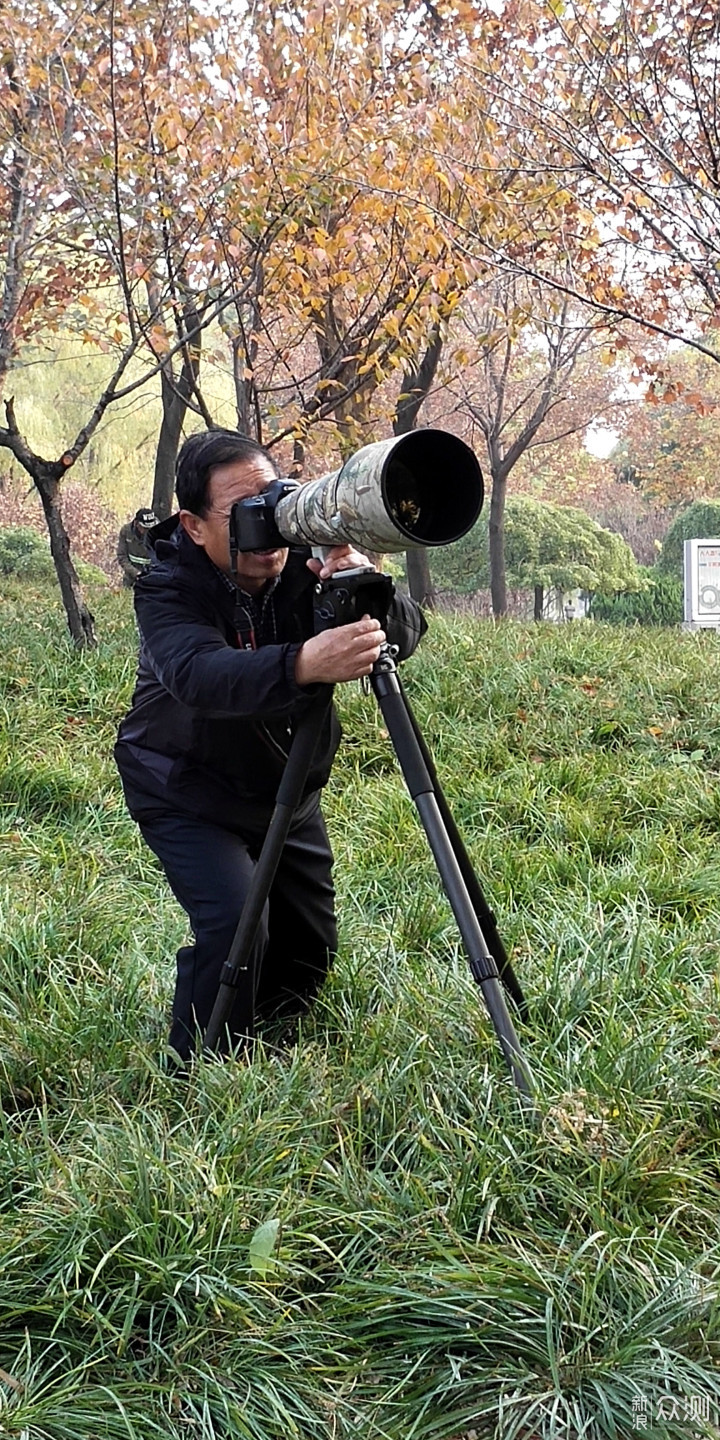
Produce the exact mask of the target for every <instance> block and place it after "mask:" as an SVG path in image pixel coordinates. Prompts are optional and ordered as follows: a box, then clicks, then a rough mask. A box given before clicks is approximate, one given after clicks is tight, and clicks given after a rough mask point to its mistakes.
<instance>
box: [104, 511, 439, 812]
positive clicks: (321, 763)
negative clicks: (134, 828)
mask: <svg viewBox="0 0 720 1440" xmlns="http://www.w3.org/2000/svg"><path fill="white" fill-rule="evenodd" d="M163 529H164V530H166V529H167V526H164V527H163ZM155 556H156V558H155V560H154V562H153V565H152V568H151V569H150V571H149V573H147V574H145V575H143V576H141V578H140V579H139V580H138V582H137V584H136V586H135V592H134V596H135V611H136V615H137V621H138V627H139V631H140V640H141V649H140V659H139V666H138V674H137V681H136V685H135V693H134V695H133V700H132V705H131V708H130V710H129V712H128V714H127V715H126V717H125V719H124V720H123V721H122V722H121V725H120V729H119V732H118V741H117V745H116V747H115V758H116V761H117V765H118V769H119V771H120V774H121V776H122V780H123V785H124V788H125V794H126V798H127V802H128V806H129V808H130V811H131V814H133V815H134V816H135V818H136V819H138V820H142V819H143V817H149V816H150V814H151V813H153V812H154V811H157V810H158V809H159V808H160V809H163V810H165V809H167V807H168V806H170V807H171V808H173V809H179V810H182V811H185V812H188V813H190V814H193V815H199V816H203V817H205V818H207V819H210V820H214V821H215V822H216V823H218V824H221V825H222V824H226V825H227V824H230V825H234V824H237V823H238V822H239V821H241V820H242V819H247V820H248V821H249V822H252V821H254V820H257V822H258V823H259V824H261V823H262V821H263V819H267V816H268V815H269V814H270V813H271V810H272V805H273V803H274V799H275V795H276V793H277V787H278V784H279V781H280V777H281V775H282V772H283V768H284V765H285V761H286V758H287V752H288V748H289V745H290V741H291V738H292V733H293V727H294V724H295V721H296V719H297V717H298V715H299V714H300V713H301V711H302V709H303V708H304V707H305V706H306V705H307V704H308V703H309V700H310V699H311V698H312V696H313V694H314V693H315V691H316V687H315V686H305V687H301V686H299V685H298V684H297V683H296V681H295V678H294V671H295V657H296V655H297V652H298V649H299V648H300V645H301V644H302V642H303V640H307V639H309V638H310V636H312V635H313V634H314V620H313V606H312V600H313V587H314V584H315V577H314V575H313V574H312V572H311V571H310V570H308V568H307V566H306V563H305V562H306V560H307V558H308V556H309V551H307V550H291V551H290V554H289V556H288V560H287V563H286V565H285V568H284V569H283V571H282V574H281V576H280V579H279V580H278V582H277V584H276V586H275V588H274V589H273V590H272V591H271V593H270V594H269V595H267V597H265V599H264V602H260V603H258V604H256V605H255V606H253V605H252V602H250V604H249V607H248V609H249V614H248V617H247V625H246V626H245V627H243V629H242V630H241V632H240V633H238V626H237V623H236V622H237V612H236V609H235V593H234V590H233V588H232V586H230V585H229V583H228V582H227V581H226V580H225V578H224V577H223V576H222V575H221V574H220V572H219V571H218V570H217V569H216V568H215V566H214V565H213V564H212V562H211V561H210V560H209V559H208V557H207V555H206V554H205V551H204V550H203V549H202V548H201V547H200V546H197V545H195V544H194V543H193V541H192V540H191V539H190V538H189V536H187V535H186V534H185V531H184V530H182V528H181V527H180V526H179V525H178V526H177V527H176V528H175V529H174V531H173V532H172V534H171V535H170V536H169V538H166V539H158V540H157V541H156V543H155ZM253 611H254V612H255V613H252V612H253ZM251 620H252V621H254V622H255V623H254V629H255V643H256V645H257V648H256V649H254V650H250V649H243V648H241V647H242V645H243V644H245V643H247V641H248V633H247V632H248V630H249V627H250V621H251ZM426 628H427V626H426V623H425V620H424V618H423V615H422V612H421V611H420V610H419V608H418V606H417V605H416V604H415V603H414V601H412V600H408V599H405V598H404V597H402V596H400V595H396V596H395V597H394V599H393V601H392V605H391V609H390V613H389V615H388V622H387V626H386V630H387V634H388V639H389V640H390V641H391V643H392V644H394V645H397V646H398V647H399V658H400V659H405V658H406V657H407V656H408V655H410V654H412V652H413V650H414V649H415V647H416V645H417V643H418V641H419V639H420V637H421V635H422V634H423V633H424V631H425V630H426ZM339 740H340V726H339V723H338V719H337V716H336V714H335V710H334V708H332V707H331V709H330V710H329V712H328V716H327V720H326V723H325V728H324V732H323V734H322V736H321V739H320V741H319V743H318V746H317V750H316V752H315V757H314V759H313V763H312V766H311V769H310V772H309V775H308V782H307V787H306V794H310V793H311V792H314V791H316V790H318V789H320V788H321V787H322V786H323V785H324V784H325V783H326V781H327V779H328V776H329V774H330V769H331V766H332V762H333V758H334V755H335V751H336V749H337V746H338V743H339Z"/></svg>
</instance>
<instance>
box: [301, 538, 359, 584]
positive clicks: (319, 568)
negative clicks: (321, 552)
mask: <svg viewBox="0 0 720 1440" xmlns="http://www.w3.org/2000/svg"><path fill="white" fill-rule="evenodd" d="M307 567H308V570H312V572H313V575H317V577H318V579H319V580H329V579H330V576H331V575H336V574H337V572H338V570H362V569H365V570H367V569H368V568H369V569H370V570H374V569H375V566H374V565H373V563H372V560H368V557H367V555H361V553H360V551H359V550H354V549H353V547H352V545H333V547H332V549H331V550H328V553H327V555H326V556H325V559H324V560H316V559H312V560H308V561H307Z"/></svg>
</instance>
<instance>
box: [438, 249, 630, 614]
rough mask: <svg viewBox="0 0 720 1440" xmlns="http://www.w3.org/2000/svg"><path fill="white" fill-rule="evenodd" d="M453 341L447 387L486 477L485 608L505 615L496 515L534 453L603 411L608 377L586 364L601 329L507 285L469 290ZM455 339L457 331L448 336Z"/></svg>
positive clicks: (607, 406)
mask: <svg viewBox="0 0 720 1440" xmlns="http://www.w3.org/2000/svg"><path fill="white" fill-rule="evenodd" d="M463 318H464V323H465V335H464V336H461V337H460V343H458V342H457V340H456V348H455V352H454V359H455V362H456V366H457V369H456V374H455V376H454V378H452V379H449V380H448V381H447V390H448V392H449V393H450V394H452V395H453V396H454V398H455V403H456V406H457V408H458V410H459V411H460V412H461V413H465V414H466V415H467V416H469V417H470V419H471V420H472V421H473V422H474V425H475V426H476V428H477V429H478V430H479V431H480V433H481V435H482V438H483V442H484V448H485V451H486V455H487V460H488V469H489V474H490V478H491V493H490V505H489V510H490V514H489V534H490V568H491V591H492V602H493V611H494V613H495V614H496V615H503V614H504V613H505V611H506V608H507V586H506V575H505V547H504V514H505V503H506V496H507V486H508V479H509V476H510V474H511V473H512V471H513V469H514V468H515V466H516V465H518V463H519V461H520V460H521V458H522V457H523V455H525V453H526V452H527V451H528V450H530V449H531V448H533V447H537V446H540V445H542V446H543V447H546V446H548V445H550V444H552V443H553V442H554V443H557V442H558V441H560V440H562V439H565V438H566V437H567V436H568V435H571V434H576V433H577V432H579V431H581V432H584V431H585V430H586V428H587V426H588V425H589V424H590V422H591V421H592V420H594V419H596V418H597V417H598V415H599V414H602V413H603V411H605V412H606V413H610V412H611V411H612V400H611V390H612V385H611V383H610V382H609V379H608V374H607V371H606V372H605V375H604V376H603V377H602V378H600V377H599V376H598V373H597V371H596V372H595V374H594V375H592V379H590V366H589V365H588V363H587V362H588V359H589V358H590V357H592V355H593V354H594V353H596V352H598V351H599V350H600V349H601V348H603V347H604V346H606V345H607V343H608V330H607V327H605V326H604V325H602V324H597V323H593V322H592V321H590V322H588V320H587V319H586V318H584V317H582V316H578V315H577V313H574V312H573V309H572V307H571V306H570V303H569V301H568V300H567V299H565V298H561V299H560V300H559V301H557V300H555V299H553V297H552V295H550V296H548V295H547V294H540V293H539V292H538V290H537V288H536V287H528V286H527V284H525V282H524V281H522V280H518V279H516V278H512V277H511V278H507V279H502V280H496V281H493V282H492V283H491V284H489V285H486V286H485V287H483V288H481V289H478V290H476V291H474V292H472V295H471V296H468V297H467V299H466V302H465V303H464V305H463ZM456 335H457V330H456Z"/></svg>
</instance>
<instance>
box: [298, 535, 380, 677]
mask: <svg viewBox="0 0 720 1440" xmlns="http://www.w3.org/2000/svg"><path fill="white" fill-rule="evenodd" d="M354 553H356V552H354ZM308 563H310V562H308ZM318 563H319V562H318ZM338 568H340V569H348V568H349V567H348V566H340V567H338ZM384 641H385V631H384V630H382V629H381V627H380V621H379V620H372V619H371V618H370V616H369V615H363V618H362V620H354V621H353V623H352V624H351V625H339V626H338V627H337V629H334V630H332V629H331V630H322V631H321V632H320V634H319V635H313V637H312V639H311V640H306V641H305V643H304V644H303V645H301V646H300V649H299V650H298V653H297V657H296V660H295V679H296V680H297V683H298V685H339V684H341V683H342V681H343V680H359V679H360V678H361V676H363V675H369V674H370V672H371V670H372V668H373V665H374V664H375V661H376V660H377V658H378V656H379V654H380V647H381V645H383V644H384Z"/></svg>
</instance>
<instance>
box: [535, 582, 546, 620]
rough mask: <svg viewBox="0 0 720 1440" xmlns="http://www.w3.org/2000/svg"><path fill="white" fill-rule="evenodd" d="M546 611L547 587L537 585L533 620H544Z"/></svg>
mask: <svg viewBox="0 0 720 1440" xmlns="http://www.w3.org/2000/svg"><path fill="white" fill-rule="evenodd" d="M544 611H545V587H544V585H536V586H535V600H534V604H533V620H542V618H543V614H544Z"/></svg>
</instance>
